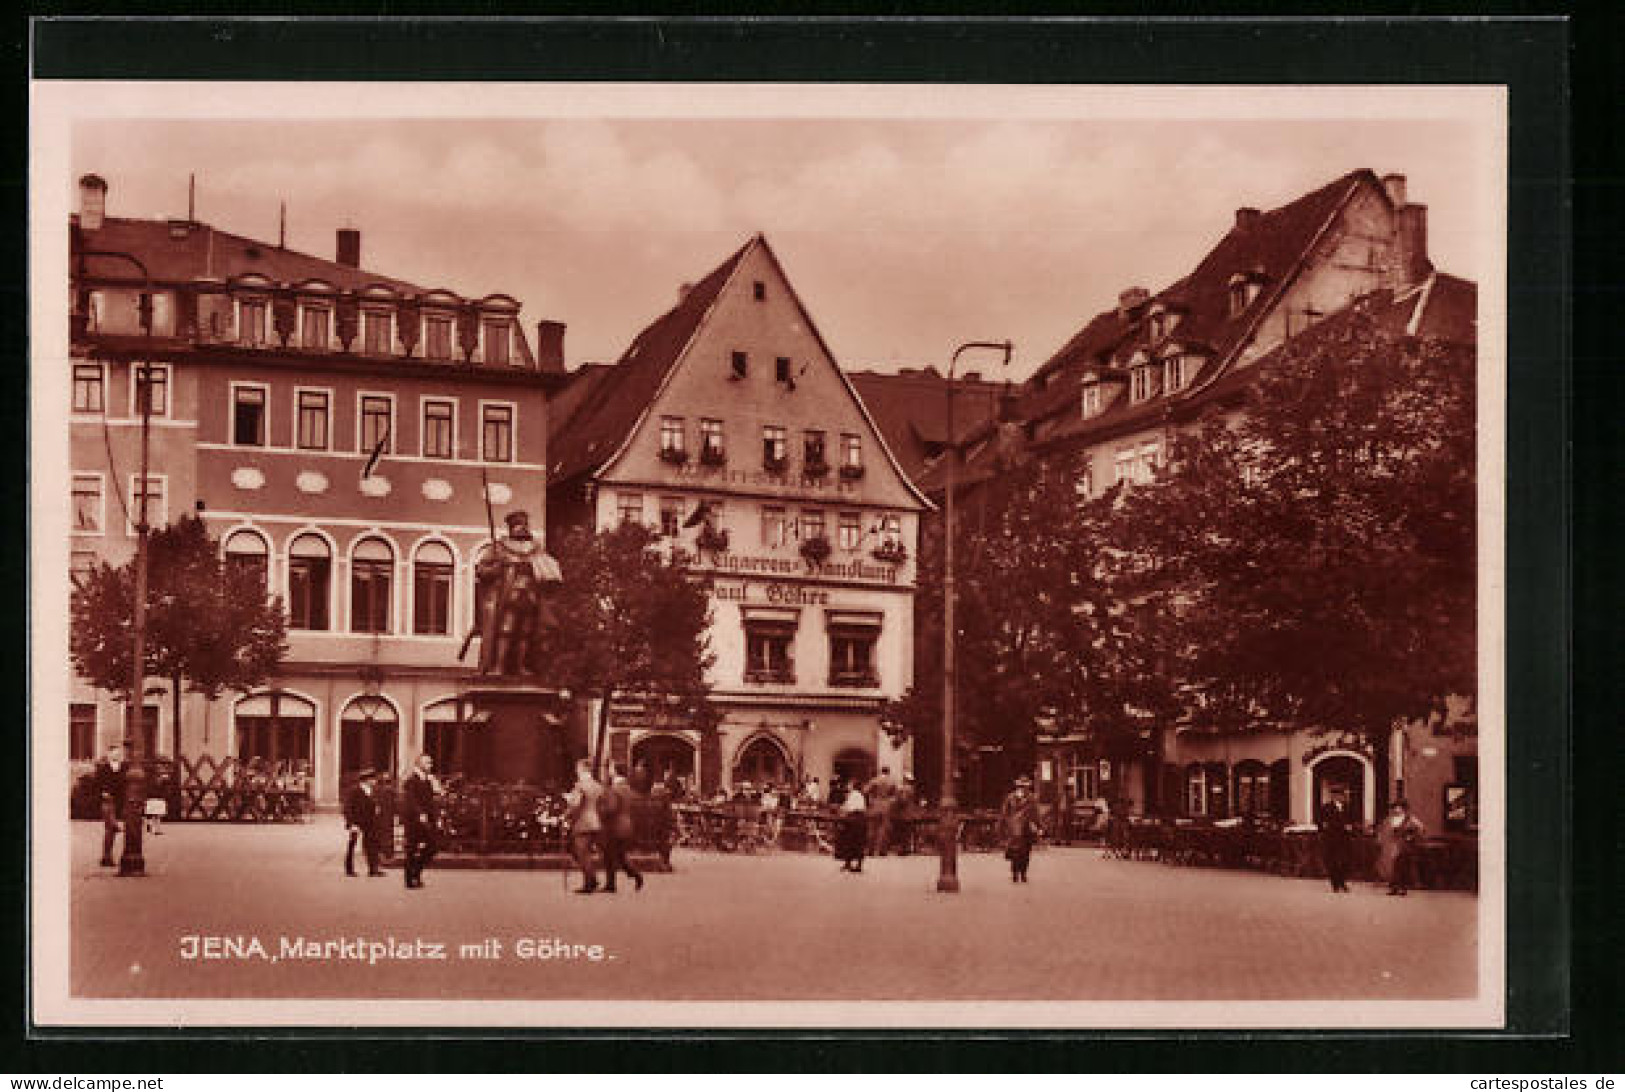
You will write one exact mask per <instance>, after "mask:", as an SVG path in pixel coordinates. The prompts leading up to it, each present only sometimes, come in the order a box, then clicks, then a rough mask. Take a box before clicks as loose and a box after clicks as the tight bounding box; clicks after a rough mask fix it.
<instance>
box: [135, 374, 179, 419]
mask: <svg viewBox="0 0 1625 1092" xmlns="http://www.w3.org/2000/svg"><path fill="white" fill-rule="evenodd" d="M130 382H131V390H130V416H132V417H138V416H140V414H141V398H140V396H139V395H138V394H137V393H136V392H137V390H138V389H139V388H141V387H142V386H145V387H146V389H147V401H148V405H149V406H150V412H151V414H152V416H154V417H167V416H169V365H167V364H148V365H146V366H145V367H143V366H141V365H140V364H135V365H132V366H131V368H130Z"/></svg>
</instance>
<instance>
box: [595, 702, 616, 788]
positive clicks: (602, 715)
mask: <svg viewBox="0 0 1625 1092" xmlns="http://www.w3.org/2000/svg"><path fill="white" fill-rule="evenodd" d="M612 693H613V691H611V690H605V691H604V692H603V694H602V695H601V696H600V697H599V701H598V726H597V727H596V728H594V729H593V741H592V775H593V776H594V777H597V778H598V779H599V780H603V778H602V776H601V774H602V772H603V768H604V741H605V738H606V737H607V736H608V734H609V699H610V695H611V694H612Z"/></svg>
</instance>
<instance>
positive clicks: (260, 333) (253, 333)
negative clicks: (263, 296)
mask: <svg viewBox="0 0 1625 1092" xmlns="http://www.w3.org/2000/svg"><path fill="white" fill-rule="evenodd" d="M237 340H238V341H240V342H242V343H243V344H244V345H249V346H253V347H256V348H258V347H261V346H263V345H264V344H265V301H264V300H244V301H243V302H242V303H241V304H240V305H239V306H238V312H237Z"/></svg>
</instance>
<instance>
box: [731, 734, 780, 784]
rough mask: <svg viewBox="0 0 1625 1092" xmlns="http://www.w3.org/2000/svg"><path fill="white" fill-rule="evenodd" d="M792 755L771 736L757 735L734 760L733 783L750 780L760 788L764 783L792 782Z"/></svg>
mask: <svg viewBox="0 0 1625 1092" xmlns="http://www.w3.org/2000/svg"><path fill="white" fill-rule="evenodd" d="M790 778H791V773H790V756H789V755H788V754H786V753H785V750H784V747H783V745H782V744H780V743H779V741H778V740H776V739H774V738H772V737H771V736H757V737H756V738H755V739H753V740H751V741H750V742H749V743H747V744H745V746H744V747H743V748H742V749H741V750H740V752H739V757H738V758H737V759H735V760H734V768H733V783H734V784H735V785H738V784H740V783H741V782H744V781H749V782H750V783H751V784H752V785H753V786H755V787H757V788H760V787H761V786H763V785H769V784H771V785H788V784H789V783H790Z"/></svg>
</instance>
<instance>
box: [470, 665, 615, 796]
mask: <svg viewBox="0 0 1625 1092" xmlns="http://www.w3.org/2000/svg"><path fill="white" fill-rule="evenodd" d="M462 696H463V700H464V701H465V702H467V703H468V707H469V709H470V710H472V712H473V713H474V714H475V716H476V718H477V719H478V720H479V721H480V722H481V725H480V728H479V729H478V745H477V749H476V752H475V754H473V755H470V759H471V761H470V763H469V766H470V768H469V771H468V772H469V773H470V774H471V775H472V776H474V777H476V778H478V779H481V780H490V781H503V782H520V781H523V782H525V783H527V784H530V785H534V786H537V787H539V788H544V789H549V790H555V791H556V790H563V789H565V788H568V787H569V786H570V784H571V783H572V782H573V781H574V779H575V778H574V772H573V766H574V763H575V760H576V759H578V758H581V757H583V756H584V755H585V754H586V753H587V750H586V744H585V741H584V740H576V739H573V738H571V732H570V723H571V717H570V716H569V702H567V701H565V700H564V699H563V698H561V697H560V696H559V692H558V691H557V690H550V689H547V688H545V687H538V686H529V685H523V684H510V683H504V682H502V681H500V680H485V679H481V680H479V681H477V682H474V683H472V684H471V685H470V686H469V687H468V689H467V690H465V691H464V692H463V695H462Z"/></svg>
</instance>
